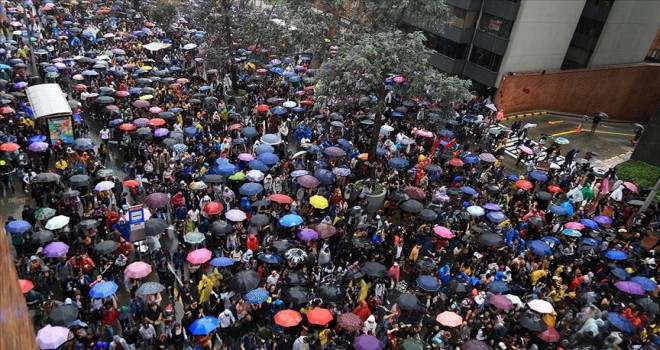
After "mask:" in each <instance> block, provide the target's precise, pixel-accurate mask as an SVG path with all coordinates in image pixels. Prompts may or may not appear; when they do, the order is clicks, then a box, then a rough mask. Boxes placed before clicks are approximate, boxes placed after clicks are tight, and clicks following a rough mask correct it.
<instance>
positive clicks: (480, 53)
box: [470, 46, 502, 72]
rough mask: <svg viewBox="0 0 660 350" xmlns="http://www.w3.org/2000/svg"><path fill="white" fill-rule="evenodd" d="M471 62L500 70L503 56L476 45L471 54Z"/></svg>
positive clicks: (496, 70) (493, 69)
mask: <svg viewBox="0 0 660 350" xmlns="http://www.w3.org/2000/svg"><path fill="white" fill-rule="evenodd" d="M470 62H472V63H475V64H478V65H480V66H482V67H484V68H486V69H488V70H491V71H493V72H498V71H499V70H500V65H501V64H502V56H500V55H498V54H496V53H494V52H491V51H488V50H486V49H482V48H480V47H477V46H474V47H473V48H472V54H471V55H470Z"/></svg>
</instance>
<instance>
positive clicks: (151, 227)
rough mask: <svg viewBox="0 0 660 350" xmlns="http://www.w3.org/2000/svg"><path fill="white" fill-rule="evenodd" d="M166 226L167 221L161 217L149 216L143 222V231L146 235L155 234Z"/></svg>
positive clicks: (162, 230) (159, 232)
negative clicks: (149, 217)
mask: <svg viewBox="0 0 660 350" xmlns="http://www.w3.org/2000/svg"><path fill="white" fill-rule="evenodd" d="M166 228H167V222H165V220H163V219H158V218H151V219H149V220H147V222H145V223H144V231H145V233H146V235H147V236H156V235H159V234H161V233H163V232H165V229H166Z"/></svg>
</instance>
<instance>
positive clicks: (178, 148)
mask: <svg viewBox="0 0 660 350" xmlns="http://www.w3.org/2000/svg"><path fill="white" fill-rule="evenodd" d="M172 149H173V150H174V151H176V152H178V153H183V152H185V151H187V150H188V146H186V145H185V144H183V143H177V144H175V145H173V146H172Z"/></svg>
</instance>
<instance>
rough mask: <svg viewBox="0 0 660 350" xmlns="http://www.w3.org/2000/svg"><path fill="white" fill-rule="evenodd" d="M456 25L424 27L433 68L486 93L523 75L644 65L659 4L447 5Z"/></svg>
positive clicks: (555, 0)
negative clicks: (508, 78) (511, 76)
mask: <svg viewBox="0 0 660 350" xmlns="http://www.w3.org/2000/svg"><path fill="white" fill-rule="evenodd" d="M444 1H445V3H446V4H447V5H448V6H449V7H450V10H451V12H452V14H453V15H454V17H455V19H454V20H453V22H452V23H451V24H449V25H446V26H444V27H443V28H441V29H439V28H438V29H435V28H434V29H431V28H423V27H422V28H420V27H417V26H416V25H415V23H416V22H415V21H414V20H406V21H405V22H406V23H405V24H404V25H403V27H404V29H405V30H422V31H424V32H425V33H426V35H427V37H428V41H427V46H428V47H429V48H431V49H433V50H434V51H435V52H436V53H435V54H433V55H432V57H431V59H430V64H431V65H433V66H435V67H436V68H438V69H440V70H442V71H444V72H447V73H449V74H455V75H460V76H463V77H466V78H469V79H471V80H472V81H474V82H476V83H478V84H480V85H482V86H484V87H497V86H499V83H500V81H501V79H502V77H503V76H505V75H507V74H515V73H520V72H540V71H544V70H559V69H577V68H592V67H599V66H607V65H615V64H630V63H638V62H642V61H644V59H645V57H646V56H647V51H648V50H649V46H651V43H652V42H653V40H654V36H655V34H656V32H657V30H658V28H660V1H655V0H570V1H566V0H444Z"/></svg>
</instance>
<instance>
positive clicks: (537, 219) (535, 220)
mask: <svg viewBox="0 0 660 350" xmlns="http://www.w3.org/2000/svg"><path fill="white" fill-rule="evenodd" d="M527 221H528V222H529V223H530V224H532V225H534V226H537V227H541V226H543V219H541V218H540V217H538V216H530V217H529V218H528V219H527Z"/></svg>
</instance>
